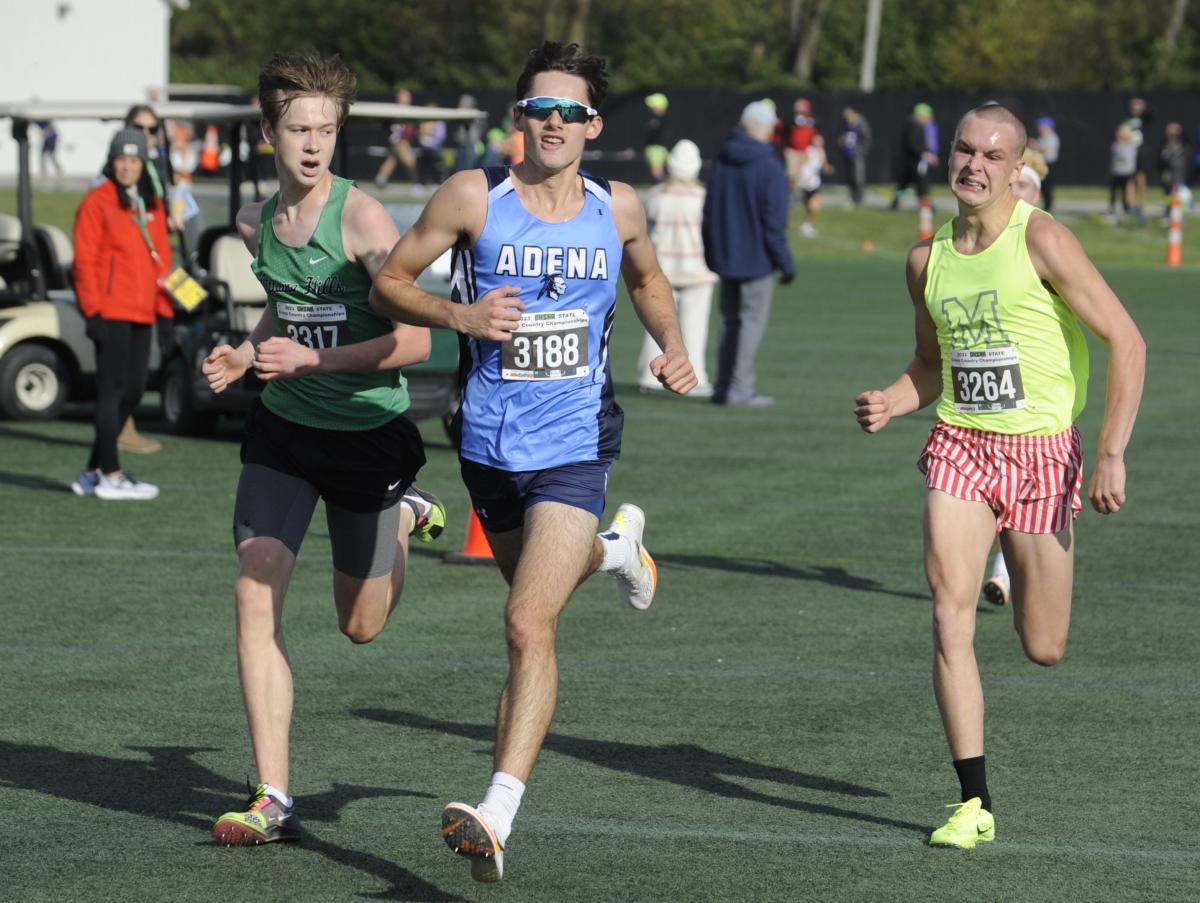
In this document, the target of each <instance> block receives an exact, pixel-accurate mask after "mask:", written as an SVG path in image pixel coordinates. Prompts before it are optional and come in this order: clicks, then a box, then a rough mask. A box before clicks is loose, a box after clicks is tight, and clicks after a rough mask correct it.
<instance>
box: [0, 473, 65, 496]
mask: <svg viewBox="0 0 1200 903" xmlns="http://www.w3.org/2000/svg"><path fill="white" fill-rule="evenodd" d="M0 486H18V487H20V488H21V489H36V490H40V491H42V492H66V493H68V494H69V493H70V492H71V486H70V484H69V483H68V482H66V481H65V480H52V479H50V478H49V477H39V476H38V475H37V474H33V473H13V472H12V471H9V470H0Z"/></svg>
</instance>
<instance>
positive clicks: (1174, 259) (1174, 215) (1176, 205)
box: [1167, 185, 1183, 267]
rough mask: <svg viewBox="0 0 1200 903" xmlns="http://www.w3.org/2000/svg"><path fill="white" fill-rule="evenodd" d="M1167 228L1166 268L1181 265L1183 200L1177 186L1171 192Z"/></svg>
mask: <svg viewBox="0 0 1200 903" xmlns="http://www.w3.org/2000/svg"><path fill="white" fill-rule="evenodd" d="M1168 223H1169V224H1168V226H1167V266H1169V267H1177V266H1182V265H1183V199H1182V198H1180V197H1179V186H1178V185H1177V186H1175V188H1174V190H1172V192H1171V217H1170V220H1169V221H1168Z"/></svg>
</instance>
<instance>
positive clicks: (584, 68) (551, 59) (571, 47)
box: [517, 41, 608, 109]
mask: <svg viewBox="0 0 1200 903" xmlns="http://www.w3.org/2000/svg"><path fill="white" fill-rule="evenodd" d="M606 65H607V64H606V63H605V61H604V60H603V59H601V58H600V57H598V56H584V54H583V50H582V49H580V47H579V45H578V44H559V43H557V42H556V41H545V42H544V43H543V44H542V46H541V47H538V48H535V49H534V50H531V51H529V59H528V61H527V62H526V63H525V68H524V70H522V72H521V75H520V76H519V77H518V78H517V100H523V99H524V98H525V97H526V96H527V95H528V94H529V86H530V85H531V84H532V83H533V77H534V76H535V75H537V74H538V73H539V72H565V73H567V74H568V75H578V76H579V77H580V78H582V79H583V80H584V81H585V82H587V88H588V104H589V105H591V106H593V107H595V108H597V109H599V108H600V104H602V103H604V98H605V96H606V95H607V94H608V72H607V70H606Z"/></svg>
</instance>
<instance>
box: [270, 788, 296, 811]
mask: <svg viewBox="0 0 1200 903" xmlns="http://www.w3.org/2000/svg"><path fill="white" fill-rule="evenodd" d="M263 790H264V791H265V792H266V793H267V795H268V796H270V797H271V798H272V799H274V800H275V802H277V803H279V805H281V806H283V808H285V809H290V808H292V803H294V802H295V800H293V799H292V798H291V797H290V796H288V795H287V794H286V793H284V792H283V791H282V790H280V789H278V788H277V787H272V786H271V785H270V784H263Z"/></svg>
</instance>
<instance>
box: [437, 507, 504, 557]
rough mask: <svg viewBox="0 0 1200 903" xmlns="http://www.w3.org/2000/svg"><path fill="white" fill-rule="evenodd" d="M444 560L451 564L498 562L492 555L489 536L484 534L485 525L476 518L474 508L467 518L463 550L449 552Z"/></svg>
mask: <svg viewBox="0 0 1200 903" xmlns="http://www.w3.org/2000/svg"><path fill="white" fill-rule="evenodd" d="M443 560H444V561H446V562H448V563H449V564H491V563H492V562H494V561H495V560H496V558H495V556H494V555H492V546H491V543H489V542H488V539H487V534H486V533H484V532H483V525H482V524H480V523H479V518H478V517H476V516H475V509H474V508H472V509H471V514H470V517H468V518H467V538H466V539H465V540H464V541H463V547H462V549H460V550H459V551H457V552H447V553H446V557H445V559H443Z"/></svg>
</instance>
